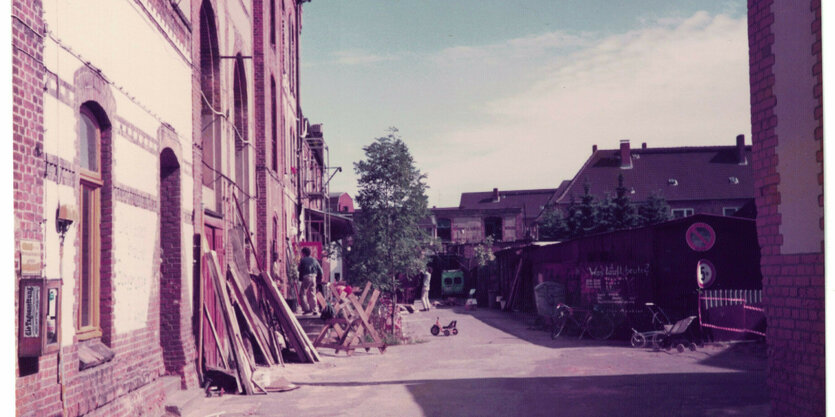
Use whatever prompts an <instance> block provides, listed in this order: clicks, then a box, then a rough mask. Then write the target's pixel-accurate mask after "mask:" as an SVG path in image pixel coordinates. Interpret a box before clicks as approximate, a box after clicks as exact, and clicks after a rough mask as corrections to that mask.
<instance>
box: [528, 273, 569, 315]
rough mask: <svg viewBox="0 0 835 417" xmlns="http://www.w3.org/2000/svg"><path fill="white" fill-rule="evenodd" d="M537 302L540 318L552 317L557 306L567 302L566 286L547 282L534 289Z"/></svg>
mask: <svg viewBox="0 0 835 417" xmlns="http://www.w3.org/2000/svg"><path fill="white" fill-rule="evenodd" d="M533 293H534V300H536V312H537V313H538V314H539V315H540V316H545V317H551V316H553V315H554V311H556V308H557V304H559V303H564V302H565V285H563V284H560V283H559V282H554V281H545V282H543V283H541V284H539V285H537V286H536V287H534V289H533Z"/></svg>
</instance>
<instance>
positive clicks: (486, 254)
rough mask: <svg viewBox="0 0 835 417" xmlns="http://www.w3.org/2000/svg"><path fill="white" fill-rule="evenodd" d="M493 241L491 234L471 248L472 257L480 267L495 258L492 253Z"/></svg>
mask: <svg viewBox="0 0 835 417" xmlns="http://www.w3.org/2000/svg"><path fill="white" fill-rule="evenodd" d="M493 243H495V241H494V239H493V236H487V237H486V238H484V241H483V242H481V243H479V244H478V245H476V246H475V247H474V248H473V258H474V259H475V261H476V264H477V265H478V266H479V267H480V268H481V267H485V266H487V265H488V264H489V263H490V262H493V261H495V260H496V255H495V254H494V253H493Z"/></svg>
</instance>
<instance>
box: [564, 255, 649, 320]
mask: <svg viewBox="0 0 835 417" xmlns="http://www.w3.org/2000/svg"><path fill="white" fill-rule="evenodd" d="M578 269H579V272H580V283H581V284H580V287H581V293H582V301H583V304H585V305H593V304H609V305H616V306H623V307H624V308H626V309H627V310H631V309H633V308H635V305H636V302H637V298H638V292H639V288H640V286H641V285H642V282H646V281H647V280H648V279H649V271H650V266H649V264H643V265H627V264H616V263H587V264H582V265H580V266H578Z"/></svg>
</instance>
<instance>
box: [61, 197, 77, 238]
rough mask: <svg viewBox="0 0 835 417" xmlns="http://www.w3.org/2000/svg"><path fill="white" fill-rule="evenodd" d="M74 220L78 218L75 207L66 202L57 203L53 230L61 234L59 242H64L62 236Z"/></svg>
mask: <svg viewBox="0 0 835 417" xmlns="http://www.w3.org/2000/svg"><path fill="white" fill-rule="evenodd" d="M76 220H78V214H77V213H76V211H75V207H73V206H70V205H67V204H59V205H58V209H57V210H55V231H57V232H58V234H60V235H61V244H63V243H64V236H66V234H67V231H68V230H69V229H70V226H72V224H73V222H75V221H76Z"/></svg>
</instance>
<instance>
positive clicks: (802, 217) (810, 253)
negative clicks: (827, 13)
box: [748, 0, 826, 416]
mask: <svg viewBox="0 0 835 417" xmlns="http://www.w3.org/2000/svg"><path fill="white" fill-rule="evenodd" d="M748 47H749V48H748V49H749V63H750V84H751V125H752V133H753V143H754V145H753V148H754V149H753V152H754V155H753V158H754V159H753V165H754V178H755V184H754V186H755V195H756V205H757V213H758V214H757V233H758V239H759V243H760V246H761V248H762V259H761V265H762V273H763V278H764V281H763V302H764V304H765V312H766V316H767V319H768V335H767V340H768V387H769V390H770V397H771V415H772V416H823V415H824V413H825V410H826V397H825V377H826V375H825V369H824V368H825V362H824V357H825V356H824V231H823V225H824V223H823V95H822V85H823V75H822V72H821V69H822V68H821V67H822V60H821V2H820V0H812V1H800V2H778V1H773V0H750V1H749V2H748Z"/></svg>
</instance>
